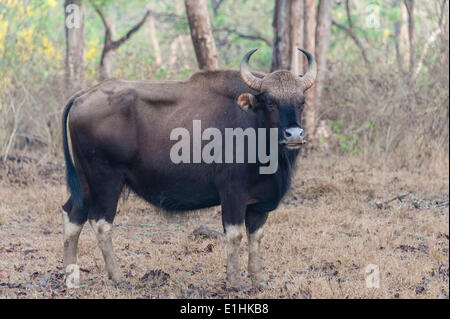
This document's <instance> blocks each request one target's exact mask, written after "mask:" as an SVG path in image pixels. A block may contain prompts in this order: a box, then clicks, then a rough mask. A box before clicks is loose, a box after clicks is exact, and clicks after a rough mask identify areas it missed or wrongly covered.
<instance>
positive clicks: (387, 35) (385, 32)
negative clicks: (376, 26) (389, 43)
mask: <svg viewBox="0 0 450 319" xmlns="http://www.w3.org/2000/svg"><path fill="white" fill-rule="evenodd" d="M390 34H391V33H390V31H389V29H384V30H383V39H387V38H388V37H389V35H390Z"/></svg>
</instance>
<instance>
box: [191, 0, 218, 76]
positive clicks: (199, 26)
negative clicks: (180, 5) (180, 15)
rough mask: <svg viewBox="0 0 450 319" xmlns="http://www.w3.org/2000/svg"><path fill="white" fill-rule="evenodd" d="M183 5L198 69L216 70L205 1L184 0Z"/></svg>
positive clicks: (216, 61) (216, 65)
mask: <svg viewBox="0 0 450 319" xmlns="http://www.w3.org/2000/svg"><path fill="white" fill-rule="evenodd" d="M184 4H185V6H186V15H187V18H188V22H189V27H190V29H191V38H192V44H193V45H194V50H195V55H196V57H197V63H198V67H199V68H200V69H203V70H214V69H217V68H218V66H219V62H218V59H217V50H216V44H215V42H214V37H213V34H212V29H211V24H210V22H209V14H208V7H207V6H206V2H205V0H185V1H184Z"/></svg>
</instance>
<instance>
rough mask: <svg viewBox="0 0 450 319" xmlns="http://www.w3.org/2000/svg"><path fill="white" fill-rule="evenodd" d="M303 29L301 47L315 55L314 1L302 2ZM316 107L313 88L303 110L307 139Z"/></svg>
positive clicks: (307, 94)
mask: <svg viewBox="0 0 450 319" xmlns="http://www.w3.org/2000/svg"><path fill="white" fill-rule="evenodd" d="M303 10H304V13H303V15H304V28H303V31H304V32H303V34H304V36H303V43H304V44H303V47H304V49H305V50H306V51H308V52H311V54H314V55H315V50H316V17H317V6H316V0H304V5H303ZM303 61H304V62H303V65H304V66H303V72H302V73H304V72H305V71H306V70H307V67H308V60H307V59H303ZM316 118H317V116H316V105H315V104H314V88H311V89H310V90H308V91H306V107H305V109H304V110H303V122H304V124H303V125H304V128H305V132H306V135H307V139H310V140H311V139H312V140H314V138H311V137H312V135H313V133H314V132H315V130H316V127H317V119H316Z"/></svg>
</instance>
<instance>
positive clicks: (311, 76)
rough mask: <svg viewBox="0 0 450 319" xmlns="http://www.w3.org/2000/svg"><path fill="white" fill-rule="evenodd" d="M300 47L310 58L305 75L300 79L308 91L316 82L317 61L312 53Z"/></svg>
mask: <svg viewBox="0 0 450 319" xmlns="http://www.w3.org/2000/svg"><path fill="white" fill-rule="evenodd" d="M298 49H299V50H300V51H301V52H303V54H304V55H306V58H307V59H308V70H307V71H306V73H305V74H304V75H303V76H300V80H301V82H302V84H303V86H304V88H305V89H304V90H305V91H306V90H307V89H309V88H310V87H311V86H312V85H313V84H314V81H315V80H316V76H317V63H316V60H315V59H314V57H313V56H312V54H311V53H309V52H308V51H306V50H303V49H300V48H298Z"/></svg>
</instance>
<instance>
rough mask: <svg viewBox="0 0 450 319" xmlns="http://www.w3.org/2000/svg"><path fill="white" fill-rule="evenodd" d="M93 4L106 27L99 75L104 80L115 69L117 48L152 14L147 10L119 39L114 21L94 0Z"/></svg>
mask: <svg viewBox="0 0 450 319" xmlns="http://www.w3.org/2000/svg"><path fill="white" fill-rule="evenodd" d="M91 4H92V5H93V6H94V9H95V11H97V13H98V15H99V16H100V19H101V20H102V22H103V26H104V27H105V41H104V44H103V51H102V56H101V58H100V70H99V77H100V80H104V79H107V78H110V77H111V76H112V73H113V69H114V65H113V64H114V60H115V54H116V50H117V49H118V48H119V47H120V46H121V45H122V44H124V43H125V42H126V41H128V40H129V39H130V38H131V36H132V35H133V34H134V33H136V32H137V31H138V30H139V29H140V28H141V27H142V26H143V25H144V23H145V21H147V18H148V16H149V15H150V11H148V10H147V12H146V13H145V15H144V16H143V17H142V19H141V20H140V21H139V22H138V23H137V24H136V25H135V26H133V27H132V28H131V29H130V30H129V31H128V32H127V33H126V34H125V35H124V36H122V37H121V38H120V39H118V40H114V39H115V38H116V28H115V25H114V23H113V22H112V21H111V20H109V19H108V17H107V16H106V15H105V14H104V13H103V11H102V10H101V9H100V8H99V7H97V6H95V5H94V4H93V3H92V2H91Z"/></svg>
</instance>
